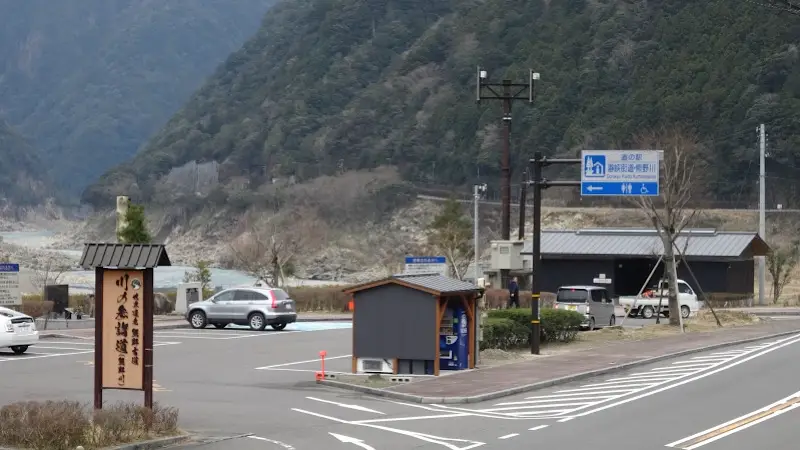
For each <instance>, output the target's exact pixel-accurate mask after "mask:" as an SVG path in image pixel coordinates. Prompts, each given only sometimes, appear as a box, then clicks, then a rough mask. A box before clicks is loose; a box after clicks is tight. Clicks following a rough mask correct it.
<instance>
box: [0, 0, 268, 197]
mask: <svg viewBox="0 0 800 450" xmlns="http://www.w3.org/2000/svg"><path fill="white" fill-rule="evenodd" d="M271 3H272V0H238V1H235V2H231V1H226V0H170V1H168V2H163V1H162V2H154V1H149V0H59V1H52V0H24V1H3V2H0V114H2V115H3V117H5V118H6V119H7V120H8V121H9V123H11V124H12V125H14V126H15V127H16V128H17V129H18V130H19V131H20V132H21V133H22V134H24V135H25V136H28V137H30V138H31V139H32V141H33V143H34V144H35V145H36V146H37V147H38V148H40V149H42V151H43V153H44V155H46V156H47V158H48V161H50V162H51V163H52V165H53V166H55V167H58V168H59V170H57V171H54V176H55V178H56V181H57V182H58V183H59V184H60V186H61V187H62V188H66V189H68V190H69V191H71V192H73V193H74V194H75V195H76V197H77V195H79V194H80V192H81V191H82V190H83V188H84V187H85V186H87V185H88V184H89V183H91V182H93V181H95V180H96V179H97V178H98V177H99V176H100V175H101V174H102V173H103V172H104V171H106V170H107V169H109V168H111V167H112V166H115V165H117V164H119V163H121V162H123V161H125V160H126V159H128V158H130V157H132V156H133V155H134V153H135V152H136V150H137V149H138V148H139V147H140V146H141V145H142V144H143V143H144V142H145V141H146V140H147V138H149V137H150V135H151V134H152V133H154V132H155V131H157V129H158V128H159V127H161V126H163V124H164V123H165V122H166V121H167V119H168V118H169V117H170V116H171V115H172V114H174V113H175V111H177V110H178V109H179V108H180V106H181V105H182V104H183V103H184V102H185V101H186V100H187V99H188V98H189V97H190V95H191V94H192V92H194V91H195V90H196V89H197V88H198V87H200V86H201V84H202V83H203V82H204V80H205V78H206V77H207V76H208V75H209V74H211V73H212V72H213V70H214V68H215V67H216V66H217V65H218V64H219V63H220V62H221V61H223V60H224V58H225V57H226V56H227V55H228V54H230V52H232V51H234V50H236V49H237V48H239V47H240V46H241V45H242V43H243V42H245V41H246V40H247V39H248V38H249V37H251V36H252V34H253V33H254V32H255V31H256V30H257V29H258V26H259V22H260V19H261V17H262V16H263V14H264V12H265V11H266V10H267V8H268V7H269V6H270V4H271Z"/></svg>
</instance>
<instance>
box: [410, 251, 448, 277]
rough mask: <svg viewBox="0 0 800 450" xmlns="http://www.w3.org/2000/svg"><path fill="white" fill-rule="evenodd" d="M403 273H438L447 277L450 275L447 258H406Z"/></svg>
mask: <svg viewBox="0 0 800 450" xmlns="http://www.w3.org/2000/svg"><path fill="white" fill-rule="evenodd" d="M403 273H405V274H409V275H416V274H423V273H437V274H440V275H442V276H443V277H446V276H447V275H448V268H447V258H446V257H444V256H406V266H405V270H404V271H403Z"/></svg>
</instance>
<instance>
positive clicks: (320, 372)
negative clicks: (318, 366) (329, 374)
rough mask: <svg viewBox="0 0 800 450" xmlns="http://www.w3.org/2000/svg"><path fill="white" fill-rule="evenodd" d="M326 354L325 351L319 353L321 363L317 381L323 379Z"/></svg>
mask: <svg viewBox="0 0 800 450" xmlns="http://www.w3.org/2000/svg"><path fill="white" fill-rule="evenodd" d="M327 354H328V352H326V351H325V350H322V351H320V352H319V358H320V361H322V370H321V371H319V372H317V374H316V375H317V381H319V380H321V379H323V378H325V356H326V355H327Z"/></svg>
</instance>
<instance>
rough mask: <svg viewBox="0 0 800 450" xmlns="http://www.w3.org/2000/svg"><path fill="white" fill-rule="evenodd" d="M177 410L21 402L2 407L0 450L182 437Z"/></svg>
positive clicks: (56, 449)
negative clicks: (180, 435) (100, 408)
mask: <svg viewBox="0 0 800 450" xmlns="http://www.w3.org/2000/svg"><path fill="white" fill-rule="evenodd" d="M179 433H180V431H179V429H178V410H177V409H174V408H165V407H161V406H158V405H153V409H152V410H150V409H147V408H144V407H142V406H140V405H138V404H134V403H117V404H115V405H110V406H108V407H107V408H105V409H102V410H100V411H93V410H90V409H89V408H87V407H86V406H85V405H83V404H81V403H79V402H73V401H67V400H59V401H46V402H18V403H13V404H10V405H6V406H3V407H2V408H0V446H6V447H16V448H25V449H48V450H72V449H74V448H75V447H77V446H79V445H80V446H83V447H84V448H85V449H87V450H88V449H98V448H103V447H108V446H111V445H120V444H127V443H131V442H138V441H144V440H148V439H154V438H158V437H165V436H175V435H177V434H179Z"/></svg>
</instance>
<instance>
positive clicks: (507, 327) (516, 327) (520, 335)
mask: <svg viewBox="0 0 800 450" xmlns="http://www.w3.org/2000/svg"><path fill="white" fill-rule="evenodd" d="M530 334H531V333H530V328H529V327H524V326H522V325H520V324H519V323H518V322H516V321H514V320H512V319H507V318H503V317H490V318H489V319H488V320H487V321H486V323H484V326H483V342H482V343H481V347H482V348H497V349H500V350H509V349H513V348H519V347H523V346H524V345H526V344H527V343H528V338H529V336H530Z"/></svg>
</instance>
